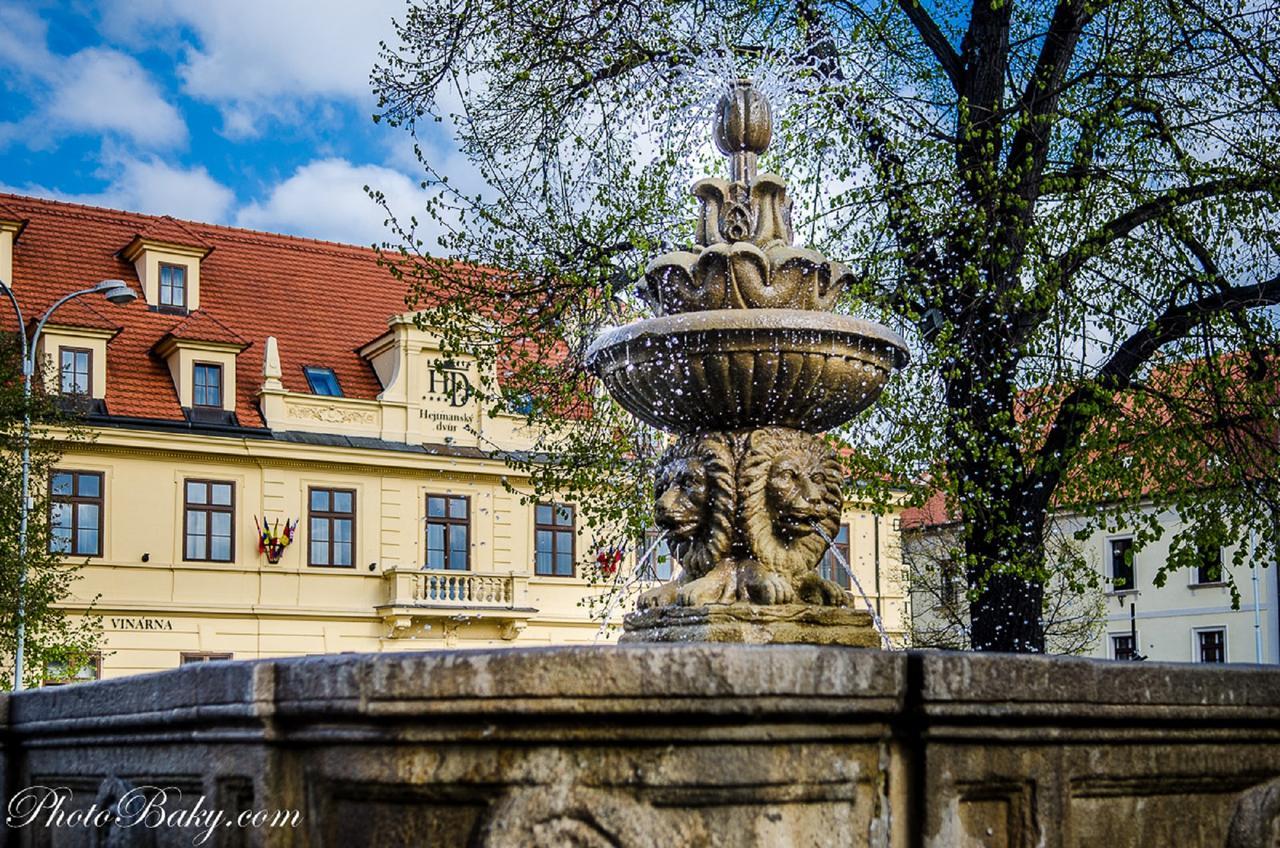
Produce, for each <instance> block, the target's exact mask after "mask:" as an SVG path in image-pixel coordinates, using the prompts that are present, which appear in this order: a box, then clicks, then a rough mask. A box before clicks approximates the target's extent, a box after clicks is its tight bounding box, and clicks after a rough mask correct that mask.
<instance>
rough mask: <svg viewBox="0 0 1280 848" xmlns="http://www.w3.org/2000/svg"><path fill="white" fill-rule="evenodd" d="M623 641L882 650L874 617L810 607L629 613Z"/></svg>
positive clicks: (671, 609) (724, 607) (721, 607)
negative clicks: (831, 646) (822, 646)
mask: <svg viewBox="0 0 1280 848" xmlns="http://www.w3.org/2000/svg"><path fill="white" fill-rule="evenodd" d="M624 626H625V628H626V632H625V633H624V634H623V636H622V638H621V639H620V640H619V641H620V642H622V643H634V642H738V643H742V644H747V645H844V646H847V647H852V648H876V647H879V646H880V636H879V634H878V633H876V630H875V627H874V626H873V625H872V622H871V613H869V612H865V611H862V610H854V609H850V608H848V607H815V606H809V605H807V604H777V605H770V606H756V605H754V604H717V605H708V606H700V607H658V608H656V609H647V610H640V611H638V612H633V613H630V614H628V615H627V617H626V619H625V622H624Z"/></svg>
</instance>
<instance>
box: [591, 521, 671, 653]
mask: <svg viewBox="0 0 1280 848" xmlns="http://www.w3.org/2000/svg"><path fill="white" fill-rule="evenodd" d="M666 538H667V531H665V530H663V531H662V532H661V533H659V534H658V537H657V538H656V539H654V540H653V544H651V545H649V549H648V550H647V551H645V552H644V553H643V554H641V556H640V558H639V559H637V560H636V567H635V572H634V573H633V574H632V575H631V576H630V577H629V578H627V581H626V582H625V583H623V584H622V585H621V586H619V585H618V578H620V577H621V576H622V568H621V567H619V568H618V570H617V571H615V572H614V573H613V587H612V589H611V592H612V596H611V597H610V598H609V603H607V604H606V605H605V608H604V615H603V616H602V617H601V619H600V629H599V630H597V631H596V638H595V641H596V642H599V641H600V637H601V636H603V635H604V633H605V631H606V630H607V629H608V628H609V616H611V615H613V608H614V606H615V605H616V604H617V603H618V599H619V598H621V597H622V596H623V595H625V594H627V589H629V588H631V585H632V584H633V583H635V582H636V581H637V580H639V579H640V575H642V574H644V564H645V563H646V562H648V561H649V560H651V559H652V558H653V555H654V552H655V551H657V550H658V546H659V545H661V544H662V543H663V542H664V541H666ZM654 573H655V574H656V573H657V570H656V569H655V570H654Z"/></svg>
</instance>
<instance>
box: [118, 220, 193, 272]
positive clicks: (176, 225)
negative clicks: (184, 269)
mask: <svg viewBox="0 0 1280 848" xmlns="http://www.w3.org/2000/svg"><path fill="white" fill-rule="evenodd" d="M141 223H142V227H141V228H139V230H138V231H137V232H135V233H134V234H133V238H132V239H130V240H129V242H128V244H126V245H125V246H124V247H122V248H120V255H121V256H122V257H124V259H125V260H126V261H129V262H132V261H133V259H134V257H135V256H137V255H138V253H139V252H140V251H142V250H145V249H146V248H148V247H154V248H160V249H164V250H166V251H168V252H170V253H183V254H189V255H192V256H196V257H197V258H200V259H203V258H204V257H206V256H208V255H209V254H210V253H212V252H213V245H211V244H209V243H208V242H207V241H205V240H204V239H203V238H201V237H200V236H199V235H197V234H196V233H195V232H193V231H192V230H191V228H189V227H187V226H186V225H185V224H183V223H182V222H181V221H179V220H177V219H176V218H171V217H169V216H168V215H163V216H160V217H151V218H148V219H147V220H145V221H143V222H141Z"/></svg>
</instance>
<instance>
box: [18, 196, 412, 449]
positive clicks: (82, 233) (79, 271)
mask: <svg viewBox="0 0 1280 848" xmlns="http://www.w3.org/2000/svg"><path fill="white" fill-rule="evenodd" d="M0 206H3V207H4V208H5V209H8V210H10V212H6V213H0V214H4V215H6V216H7V215H8V214H10V213H12V215H13V216H14V217H16V218H18V219H26V220H28V221H29V223H28V225H27V227H26V229H25V230H24V231H23V233H22V238H21V239H19V240H18V242H17V243H16V244H15V245H14V258H13V277H14V279H13V287H14V291H15V292H16V293H17V295H18V299H19V301H20V302H21V304H22V309H23V311H24V312H25V313H26V315H27V316H29V317H35V316H39V315H40V314H42V313H43V312H44V310H45V309H47V308H48V307H49V305H50V304H51V303H53V301H55V300H56V299H57V298H59V297H61V296H62V295H64V294H66V293H68V292H70V291H74V290H75V289H77V288H84V287H87V286H91V285H93V284H94V283H96V282H98V281H99V280H103V279H122V280H124V281H125V282H126V283H127V284H128V285H129V286H130V287H131V288H133V289H134V291H136V292H139V293H140V292H141V291H142V286H141V285H140V284H139V282H138V277H137V274H136V273H135V272H134V268H133V264H132V263H130V262H126V261H125V260H124V259H123V258H121V257H120V256H119V251H120V249H121V248H122V247H123V246H125V245H126V244H128V243H129V242H130V241H132V240H133V239H134V238H135V237H137V236H138V235H140V234H145V235H146V237H148V238H155V239H157V240H163V241H166V242H168V241H175V240H178V239H177V235H178V234H179V233H181V234H183V238H182V239H181V240H178V243H181V244H188V243H190V241H191V239H195V240H197V243H196V244H193V245H191V246H193V247H208V248H212V252H211V253H210V254H209V255H208V256H206V257H205V258H204V259H202V260H201V262H200V309H199V310H197V312H195V313H193V314H192V316H190V317H188V318H186V320H183V319H182V317H180V316H175V315H173V314H169V313H164V312H157V311H155V310H153V309H152V308H151V307H149V306H148V305H147V303H146V302H145V301H144V300H143V299H142V298H141V297H139V298H138V299H137V300H135V301H134V302H133V303H130V304H128V305H126V306H115V305H112V304H109V303H107V302H106V301H105V300H100V299H97V298H94V297H93V296H92V295H88V296H86V297H85V298H84V299H83V300H82V301H77V302H74V303H76V304H77V305H83V306H84V307H85V308H86V309H85V310H81V309H75V310H73V309H72V308H71V305H70V304H68V305H67V306H65V307H63V308H60V309H59V310H58V312H57V317H58V318H59V319H60V321H61V323H65V324H73V323H74V324H76V325H79V326H88V324H87V323H86V322H89V321H98V322H102V321H105V322H106V324H107V327H110V328H114V327H117V326H118V327H121V328H122V329H121V331H120V332H119V334H118V335H116V337H115V338H114V339H112V340H111V342H110V343H109V345H108V348H107V349H108V356H109V360H108V367H107V390H106V391H107V394H106V403H107V410H108V411H109V412H110V414H112V415H121V416H136V417H139V418H152V419H166V420H172V421H183V420H185V416H184V415H183V413H182V409H181V408H180V407H179V405H178V396H177V393H176V392H175V390H174V387H173V380H172V378H171V377H170V375H169V369H168V367H167V366H166V365H165V363H164V362H163V361H162V360H161V359H159V358H157V357H155V356H153V355H152V354H151V349H152V348H153V347H154V346H155V344H156V343H157V342H158V341H160V339H162V338H163V337H164V336H166V335H167V334H170V333H173V334H175V335H177V333H178V332H182V333H193V334H196V337H198V338H210V337H213V340H216V341H227V340H232V339H234V340H235V341H234V342H233V343H235V344H246V345H248V347H247V348H246V349H245V350H243V351H241V352H240V353H239V354H238V355H237V358H236V370H237V380H236V393H237V397H236V415H237V418H238V419H239V421H240V424H241V425H243V426H248V427H263V426H265V425H264V421H263V418H262V416H261V414H260V412H259V411H258V402H257V392H258V387H259V385H260V384H261V382H262V380H261V376H260V375H261V373H262V351H263V348H264V347H265V339H266V337H267V336H275V337H276V338H277V339H278V340H279V344H280V364H281V367H282V369H283V372H284V376H283V381H284V385H285V388H286V389H289V390H290V391H297V392H308V391H310V389H309V387H308V385H307V381H306V377H305V376H304V374H303V372H302V368H303V366H304V365H321V366H328V367H331V368H333V370H334V373H335V374H336V375H337V377H338V381H339V382H340V383H341V385H342V389H343V392H344V394H345V395H346V396H347V397H352V398H365V399H373V398H375V397H376V396H377V394H378V393H379V392H380V391H381V390H382V387H381V385H380V384H379V382H378V379H377V377H376V376H375V374H374V372H373V368H372V367H371V366H370V365H369V363H368V362H366V361H365V360H364V359H362V358H361V357H360V356H359V355H358V354H357V353H356V348H357V347H358V346H359V345H360V344H362V343H364V342H366V341H368V340H369V339H372V338H375V337H377V336H380V335H382V334H383V333H385V332H386V331H387V319H388V318H390V317H391V316H392V315H396V314H400V313H402V312H404V311H405V309H406V307H405V286H404V283H402V282H400V281H398V280H396V279H395V278H394V277H392V276H391V274H390V273H389V272H388V271H387V270H386V269H385V268H380V267H378V265H377V261H376V260H377V255H376V254H375V253H374V251H372V250H370V249H369V248H364V247H356V246H353V245H347V244H337V243H334V242H324V241H315V240H312V239H303V238H295V237H293V236H283V235H275V234H272V233H261V232H253V231H250V230H240V229H234V228H230V227H221V226H216V225H213V224H202V223H199V222H196V221H177V220H174V219H172V218H160V217H157V216H153V215H139V214H136V213H133V212H121V211H117V210H113V209H102V208H97V207H92V206H81V205H79V204H72V203H61V202H57V201H52V200H41V199H38V198H33V197H23V196H20V195H10V194H0ZM160 233H167V234H168V235H165V236H163V237H162V236H161V235H160ZM64 309H65V310H66V311H65V312H64V311H63V310H64ZM86 310H87V311H86ZM8 312H9V309H8V306H7V304H5V303H3V302H0V322H3V324H2V325H3V326H5V327H8V328H12V326H13V322H12V318H11V317H10V316H8V314H7V313H8ZM94 315H96V316H97V318H96V319H95V318H93V317H92V316H94ZM93 326H98V324H93Z"/></svg>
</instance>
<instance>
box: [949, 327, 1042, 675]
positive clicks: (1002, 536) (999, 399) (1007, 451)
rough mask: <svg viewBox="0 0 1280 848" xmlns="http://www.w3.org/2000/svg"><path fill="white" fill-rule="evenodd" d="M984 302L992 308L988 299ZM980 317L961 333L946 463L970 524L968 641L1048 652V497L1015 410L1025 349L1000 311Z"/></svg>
mask: <svg viewBox="0 0 1280 848" xmlns="http://www.w3.org/2000/svg"><path fill="white" fill-rule="evenodd" d="M984 307H986V308H984ZM971 314H976V315H978V316H981V317H979V318H978V319H977V320H975V321H974V322H973V323H972V324H971V325H970V327H969V333H967V334H966V335H965V336H963V337H962V338H961V340H960V343H959V356H960V357H963V358H964V359H967V360H968V362H969V363H971V366H972V367H971V370H969V371H968V372H967V373H963V375H962V376H959V377H958V378H957V379H953V380H951V381H949V382H948V384H947V388H946V399H947V406H948V410H949V412H948V423H947V428H946V430H947V439H946V445H947V448H946V449H947V456H948V462H947V466H948V472H949V475H950V476H951V479H952V485H953V486H954V491H955V494H956V498H957V502H958V507H959V510H960V516H961V520H962V522H963V526H964V531H963V533H964V536H963V539H964V553H965V561H966V566H967V571H968V578H969V586H970V588H971V589H976V590H977V591H978V597H977V599H976V600H975V601H974V602H973V603H972V604H971V605H970V611H969V612H970V616H969V618H970V641H971V643H972V645H973V648H974V650H977V651H1004V652H1013V653H1043V652H1044V648H1045V644H1044V625H1043V622H1042V621H1041V616H1042V610H1043V603H1042V602H1043V599H1044V583H1043V578H1042V575H1043V574H1044V573H1045V571H1044V547H1043V544H1042V542H1043V540H1044V527H1045V520H1046V518H1045V510H1044V506H1045V503H1044V502H1043V498H1041V497H1038V496H1037V492H1034V491H1029V490H1028V488H1027V487H1028V485H1029V484H1028V482H1027V473H1026V465H1025V459H1024V456H1023V453H1022V445H1021V444H1020V439H1021V432H1020V429H1019V426H1018V424H1017V415H1016V413H1015V398H1016V395H1017V382H1016V374H1017V371H1018V358H1019V355H1018V352H1017V351H1016V350H1015V349H1013V345H1011V344H1010V342H1009V339H1008V336H1007V332H1006V331H1005V325H1004V324H1002V322H1001V321H1000V320H999V316H998V312H997V311H995V310H993V309H991V308H989V306H988V305H987V304H978V308H976V309H973V310H972V311H971Z"/></svg>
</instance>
